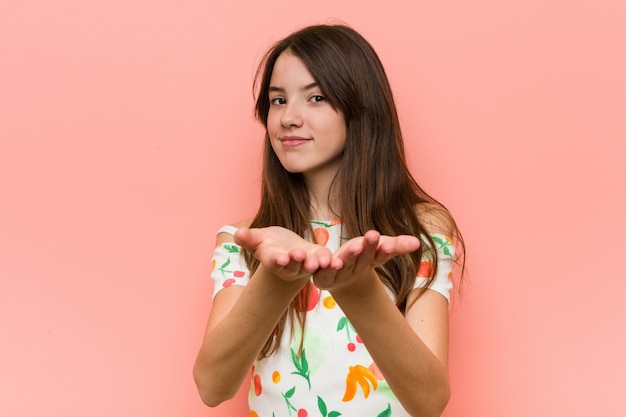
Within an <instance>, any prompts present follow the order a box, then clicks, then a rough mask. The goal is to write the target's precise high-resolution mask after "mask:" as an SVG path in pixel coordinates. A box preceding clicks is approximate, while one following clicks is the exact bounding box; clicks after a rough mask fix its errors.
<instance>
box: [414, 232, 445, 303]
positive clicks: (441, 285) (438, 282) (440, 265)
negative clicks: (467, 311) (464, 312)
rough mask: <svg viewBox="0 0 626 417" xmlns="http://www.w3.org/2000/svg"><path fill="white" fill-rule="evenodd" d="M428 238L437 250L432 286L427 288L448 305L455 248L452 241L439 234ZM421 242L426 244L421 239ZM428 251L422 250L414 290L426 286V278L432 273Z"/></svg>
mask: <svg viewBox="0 0 626 417" xmlns="http://www.w3.org/2000/svg"><path fill="white" fill-rule="evenodd" d="M430 237H431V238H432V239H433V241H434V243H435V249H436V250H437V273H436V275H435V279H434V281H433V283H432V285H431V286H430V287H429V288H430V289H431V290H433V291H437V292H438V293H439V294H441V295H443V296H444V298H445V299H446V300H447V301H448V303H450V291H451V290H452V280H451V277H452V267H453V266H454V253H455V247H454V243H453V242H452V239H451V238H449V237H448V236H444V235H441V234H431V235H430ZM422 242H423V243H424V242H428V241H426V240H425V239H422ZM429 253H430V251H429V250H424V251H423V253H422V259H421V261H420V265H419V268H418V270H417V279H416V280H415V286H414V288H422V287H424V286H425V285H426V283H427V281H428V278H429V277H430V276H431V275H432V272H433V260H432V256H429Z"/></svg>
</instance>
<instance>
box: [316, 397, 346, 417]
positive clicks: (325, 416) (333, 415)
mask: <svg viewBox="0 0 626 417" xmlns="http://www.w3.org/2000/svg"><path fill="white" fill-rule="evenodd" d="M317 408H319V409H320V413H321V414H322V417H338V416H340V415H341V413H340V412H339V411H331V412H330V413H329V412H328V407H327V406H326V403H325V402H324V400H323V399H322V397H320V396H319V395H318V396H317Z"/></svg>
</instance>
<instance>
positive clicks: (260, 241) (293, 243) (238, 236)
mask: <svg viewBox="0 0 626 417" xmlns="http://www.w3.org/2000/svg"><path fill="white" fill-rule="evenodd" d="M235 243H237V244H238V245H240V246H241V247H243V248H245V249H246V250H247V251H248V252H250V253H251V254H252V256H254V257H255V258H256V259H258V260H259V262H261V264H262V265H263V267H264V268H266V269H267V270H268V271H270V272H272V273H273V274H274V275H276V276H278V277H279V278H281V279H283V280H285V281H297V280H300V279H302V280H304V279H307V280H308V279H309V278H310V277H311V275H313V274H314V273H315V272H316V271H317V270H318V269H320V268H321V269H324V268H328V266H329V265H330V263H331V260H332V253H331V252H330V251H329V250H328V249H327V248H326V247H324V246H321V245H317V244H315V243H311V242H308V241H306V240H304V239H303V238H302V237H300V236H299V235H298V234H296V233H294V232H292V231H291V230H288V229H285V228H284V227H279V226H271V227H263V228H254V229H249V228H245V227H244V228H241V229H239V230H238V231H237V232H236V233H235Z"/></svg>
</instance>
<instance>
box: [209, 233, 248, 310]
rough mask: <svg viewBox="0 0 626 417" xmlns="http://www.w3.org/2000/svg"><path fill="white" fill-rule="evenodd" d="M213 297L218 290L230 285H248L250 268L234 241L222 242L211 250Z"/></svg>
mask: <svg viewBox="0 0 626 417" xmlns="http://www.w3.org/2000/svg"><path fill="white" fill-rule="evenodd" d="M211 279H212V280H213V284H214V286H213V299H215V296H216V295H217V293H218V292H220V291H221V290H223V289H224V288H226V287H230V286H231V285H243V286H245V285H248V281H250V270H249V269H248V266H247V264H246V261H245V259H244V257H243V255H242V253H241V247H240V246H239V245H237V244H235V243H232V242H231V243H224V244H223V245H221V246H219V247H217V248H215V251H214V252H213V272H211Z"/></svg>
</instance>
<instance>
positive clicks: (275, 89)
mask: <svg viewBox="0 0 626 417" xmlns="http://www.w3.org/2000/svg"><path fill="white" fill-rule="evenodd" d="M318 86H319V84H318V83H317V81H314V82H312V83H310V84H307V85H305V86H304V87H302V88H301V90H302V91H306V90H310V89H311V88H314V87H318ZM268 91H277V92H279V93H284V92H285V89H284V88H283V87H276V86H273V85H270V87H269V90H268Z"/></svg>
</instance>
